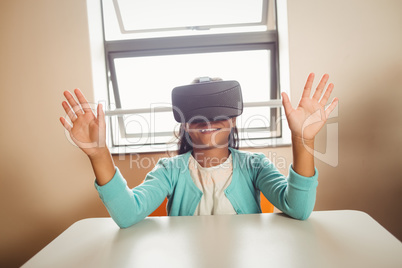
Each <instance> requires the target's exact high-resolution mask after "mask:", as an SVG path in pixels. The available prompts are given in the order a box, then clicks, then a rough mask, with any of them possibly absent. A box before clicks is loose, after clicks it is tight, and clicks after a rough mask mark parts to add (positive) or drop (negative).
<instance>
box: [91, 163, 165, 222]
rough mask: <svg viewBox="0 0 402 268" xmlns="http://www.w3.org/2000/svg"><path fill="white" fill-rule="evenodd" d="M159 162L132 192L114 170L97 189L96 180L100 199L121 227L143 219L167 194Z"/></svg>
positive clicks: (119, 174) (162, 167)
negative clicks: (106, 180)
mask: <svg viewBox="0 0 402 268" xmlns="http://www.w3.org/2000/svg"><path fill="white" fill-rule="evenodd" d="M161 163H162V161H161V160H159V162H158V164H157V165H156V166H155V168H154V169H153V170H152V171H151V172H150V173H148V174H147V176H146V178H145V180H144V182H143V183H141V184H140V185H138V186H137V187H135V188H133V189H130V188H129V187H128V186H127V181H126V180H125V179H124V178H123V176H122V174H121V173H120V170H119V169H118V168H117V167H116V172H115V174H114V176H113V178H112V179H111V180H110V181H109V182H108V183H107V184H105V185H103V186H99V185H98V184H97V183H96V180H95V188H96V190H97V191H98V194H99V197H100V198H101V200H102V202H103V204H104V205H105V207H106V209H107V210H108V212H109V214H110V216H111V217H112V218H113V220H114V221H115V222H116V223H117V225H118V226H119V227H120V228H127V227H129V226H131V225H133V224H135V223H137V222H139V221H141V220H143V219H144V218H145V217H147V216H148V215H149V214H151V213H152V212H153V211H154V210H155V209H156V208H158V206H160V204H162V202H163V201H164V199H165V198H166V196H168V195H169V192H170V189H171V187H170V182H169V179H168V176H166V170H165V168H164V165H163V164H161Z"/></svg>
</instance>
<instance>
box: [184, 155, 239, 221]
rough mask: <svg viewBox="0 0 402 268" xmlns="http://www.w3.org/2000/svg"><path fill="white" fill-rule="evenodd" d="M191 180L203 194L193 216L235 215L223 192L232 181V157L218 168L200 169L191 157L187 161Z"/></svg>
mask: <svg viewBox="0 0 402 268" xmlns="http://www.w3.org/2000/svg"><path fill="white" fill-rule="evenodd" d="M189 169H190V174H191V178H192V179H193V182H194V183H195V185H197V187H198V188H199V189H200V190H201V191H202V192H203V193H204V194H203V195H202V197H201V201H200V203H199V204H198V206H197V208H196V209H195V212H194V215H195V216H198V215H216V214H236V211H235V210H234V208H233V206H232V204H231V203H230V201H229V199H228V198H227V197H226V195H225V193H224V190H225V189H226V188H227V187H228V186H229V185H230V183H231V181H232V174H233V167H232V155H230V156H229V157H228V159H226V161H225V162H224V163H222V164H220V165H218V166H213V167H209V168H205V167H202V166H201V165H200V164H199V163H198V162H197V161H196V160H195V159H194V157H193V156H190V159H189Z"/></svg>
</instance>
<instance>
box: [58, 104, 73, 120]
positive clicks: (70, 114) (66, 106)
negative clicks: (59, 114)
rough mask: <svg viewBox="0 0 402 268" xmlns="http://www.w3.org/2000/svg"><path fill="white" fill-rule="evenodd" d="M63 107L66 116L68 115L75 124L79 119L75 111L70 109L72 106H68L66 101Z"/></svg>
mask: <svg viewBox="0 0 402 268" xmlns="http://www.w3.org/2000/svg"><path fill="white" fill-rule="evenodd" d="M61 105H62V106H63V108H64V111H65V112H66V114H67V115H68V117H69V118H70V120H71V122H74V121H75V120H76V119H77V115H76V114H75V113H74V112H73V110H72V109H71V108H70V105H68V103H67V102H66V101H63V102H62V103H61Z"/></svg>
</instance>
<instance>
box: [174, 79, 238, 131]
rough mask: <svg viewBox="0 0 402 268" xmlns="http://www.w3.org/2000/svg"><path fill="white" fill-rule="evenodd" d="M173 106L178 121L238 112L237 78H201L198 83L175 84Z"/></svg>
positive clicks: (205, 119)
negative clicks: (232, 79) (231, 79)
mask: <svg viewBox="0 0 402 268" xmlns="http://www.w3.org/2000/svg"><path fill="white" fill-rule="evenodd" d="M205 80H206V81H205ZM204 81H205V82H204ZM172 105H173V115H174V119H175V120H176V121H177V122H179V123H196V122H208V121H217V120H225V119H229V118H232V117H236V116H239V115H241V114H242V112H243V97H242V94H241V88H240V84H239V82H237V81H210V79H203V78H201V79H200V82H199V83H195V84H191V85H185V86H179V87H175V88H174V89H173V91H172Z"/></svg>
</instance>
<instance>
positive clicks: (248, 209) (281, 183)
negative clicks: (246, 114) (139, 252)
mask: <svg viewBox="0 0 402 268" xmlns="http://www.w3.org/2000/svg"><path fill="white" fill-rule="evenodd" d="M229 149H230V151H231V154H232V161H233V175H232V182H231V184H230V185H229V186H228V187H227V188H226V190H225V191H224V192H225V195H226V197H227V198H228V199H229V201H230V203H231V204H232V205H233V208H234V209H235V211H236V212H237V213H238V214H250V213H261V206H260V191H261V192H262V193H263V194H264V196H265V197H266V198H267V199H268V200H269V201H270V202H271V203H272V204H273V205H274V206H275V207H276V208H278V209H279V210H281V211H282V212H284V213H286V214H288V215H289V216H291V217H293V218H296V219H300V220H304V219H307V218H308V217H309V216H310V214H311V212H312V211H313V208H314V204H315V196H316V188H317V184H318V182H317V178H318V172H317V169H315V175H314V176H313V177H303V176H300V175H298V174H297V173H296V172H295V171H294V170H293V169H292V167H291V166H290V168H289V176H288V177H285V176H283V175H282V174H281V173H280V172H279V171H278V170H277V169H276V167H275V166H274V165H273V164H272V162H271V161H270V160H269V159H268V158H267V157H266V156H265V155H264V154H261V153H249V152H243V151H238V150H235V149H232V148H229ZM190 154H191V151H190V152H188V153H185V154H182V155H178V156H175V157H171V158H162V159H160V160H159V161H158V163H157V164H156V166H155V167H154V169H153V170H152V171H151V172H149V173H148V174H147V176H146V178H145V180H144V182H143V183H142V184H140V185H138V186H137V187H135V188H133V189H129V188H128V186H127V182H126V180H125V179H124V178H123V176H122V175H121V173H120V171H119V169H118V168H116V173H115V175H114V177H113V178H112V180H111V181H109V182H108V183H107V184H105V185H103V186H99V185H98V184H96V181H95V187H96V189H97V191H98V193H99V196H100V198H101V200H102V202H103V203H104V205H105V206H106V208H107V210H108V212H109V214H110V216H111V217H112V218H113V220H114V221H115V222H116V223H117V224H118V225H119V226H120V227H121V228H126V227H129V226H131V225H133V224H135V223H137V222H139V221H141V220H142V219H144V218H145V217H147V216H148V215H149V214H151V213H152V212H153V211H154V210H155V209H156V208H158V207H159V206H160V204H161V203H162V202H163V201H164V200H165V198H166V197H167V198H168V203H167V212H168V215H170V216H192V215H194V211H195V209H196V207H197V205H198V203H199V202H200V200H201V196H202V195H203V193H202V191H201V190H200V189H198V187H197V186H196V185H195V184H194V182H193V181H192V179H191V175H190V171H189V168H188V165H189V164H188V161H189V157H190Z"/></svg>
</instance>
